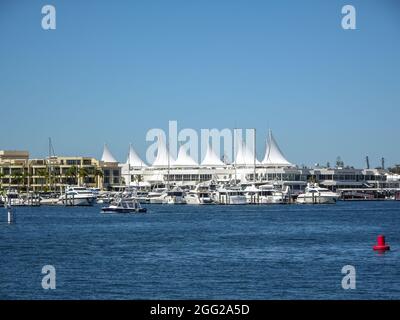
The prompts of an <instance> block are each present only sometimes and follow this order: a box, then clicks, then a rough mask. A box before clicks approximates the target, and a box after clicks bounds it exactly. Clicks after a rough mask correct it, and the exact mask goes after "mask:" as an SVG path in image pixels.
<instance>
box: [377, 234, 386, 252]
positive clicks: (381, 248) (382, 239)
mask: <svg viewBox="0 0 400 320" xmlns="http://www.w3.org/2000/svg"><path fill="white" fill-rule="evenodd" d="M376 241H377V242H378V243H377V244H376V245H374V250H375V251H387V250H390V246H389V245H387V244H386V243H385V236H384V235H381V234H380V235H379V236H378V238H377V240H376Z"/></svg>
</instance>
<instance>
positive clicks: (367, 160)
mask: <svg viewBox="0 0 400 320" xmlns="http://www.w3.org/2000/svg"><path fill="white" fill-rule="evenodd" d="M365 162H366V163H367V169H369V157H368V156H366V157H365Z"/></svg>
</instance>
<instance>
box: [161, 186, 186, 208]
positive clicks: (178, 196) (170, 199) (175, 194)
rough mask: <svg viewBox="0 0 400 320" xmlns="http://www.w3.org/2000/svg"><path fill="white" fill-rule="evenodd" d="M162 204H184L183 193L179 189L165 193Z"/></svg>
mask: <svg viewBox="0 0 400 320" xmlns="http://www.w3.org/2000/svg"><path fill="white" fill-rule="evenodd" d="M163 203H165V204H186V199H185V192H184V191H183V190H182V189H181V188H179V187H175V188H173V189H172V190H170V191H167V192H166V196H165V197H164V202H163Z"/></svg>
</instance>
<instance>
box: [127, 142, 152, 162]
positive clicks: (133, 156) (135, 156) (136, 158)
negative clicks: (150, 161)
mask: <svg viewBox="0 0 400 320" xmlns="http://www.w3.org/2000/svg"><path fill="white" fill-rule="evenodd" d="M126 164H127V165H129V166H131V167H134V168H143V167H147V165H146V163H144V162H143V161H142V159H140V157H139V156H138V154H137V153H136V151H135V149H133V147H132V144H131V143H130V144H129V154H128V158H127V159H126Z"/></svg>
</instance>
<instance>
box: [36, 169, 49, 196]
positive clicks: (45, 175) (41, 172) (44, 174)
mask: <svg viewBox="0 0 400 320" xmlns="http://www.w3.org/2000/svg"><path fill="white" fill-rule="evenodd" d="M36 175H37V176H39V177H40V185H41V190H42V191H44V184H46V185H47V183H48V179H49V172H48V171H47V170H46V169H38V170H37V171H36Z"/></svg>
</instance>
